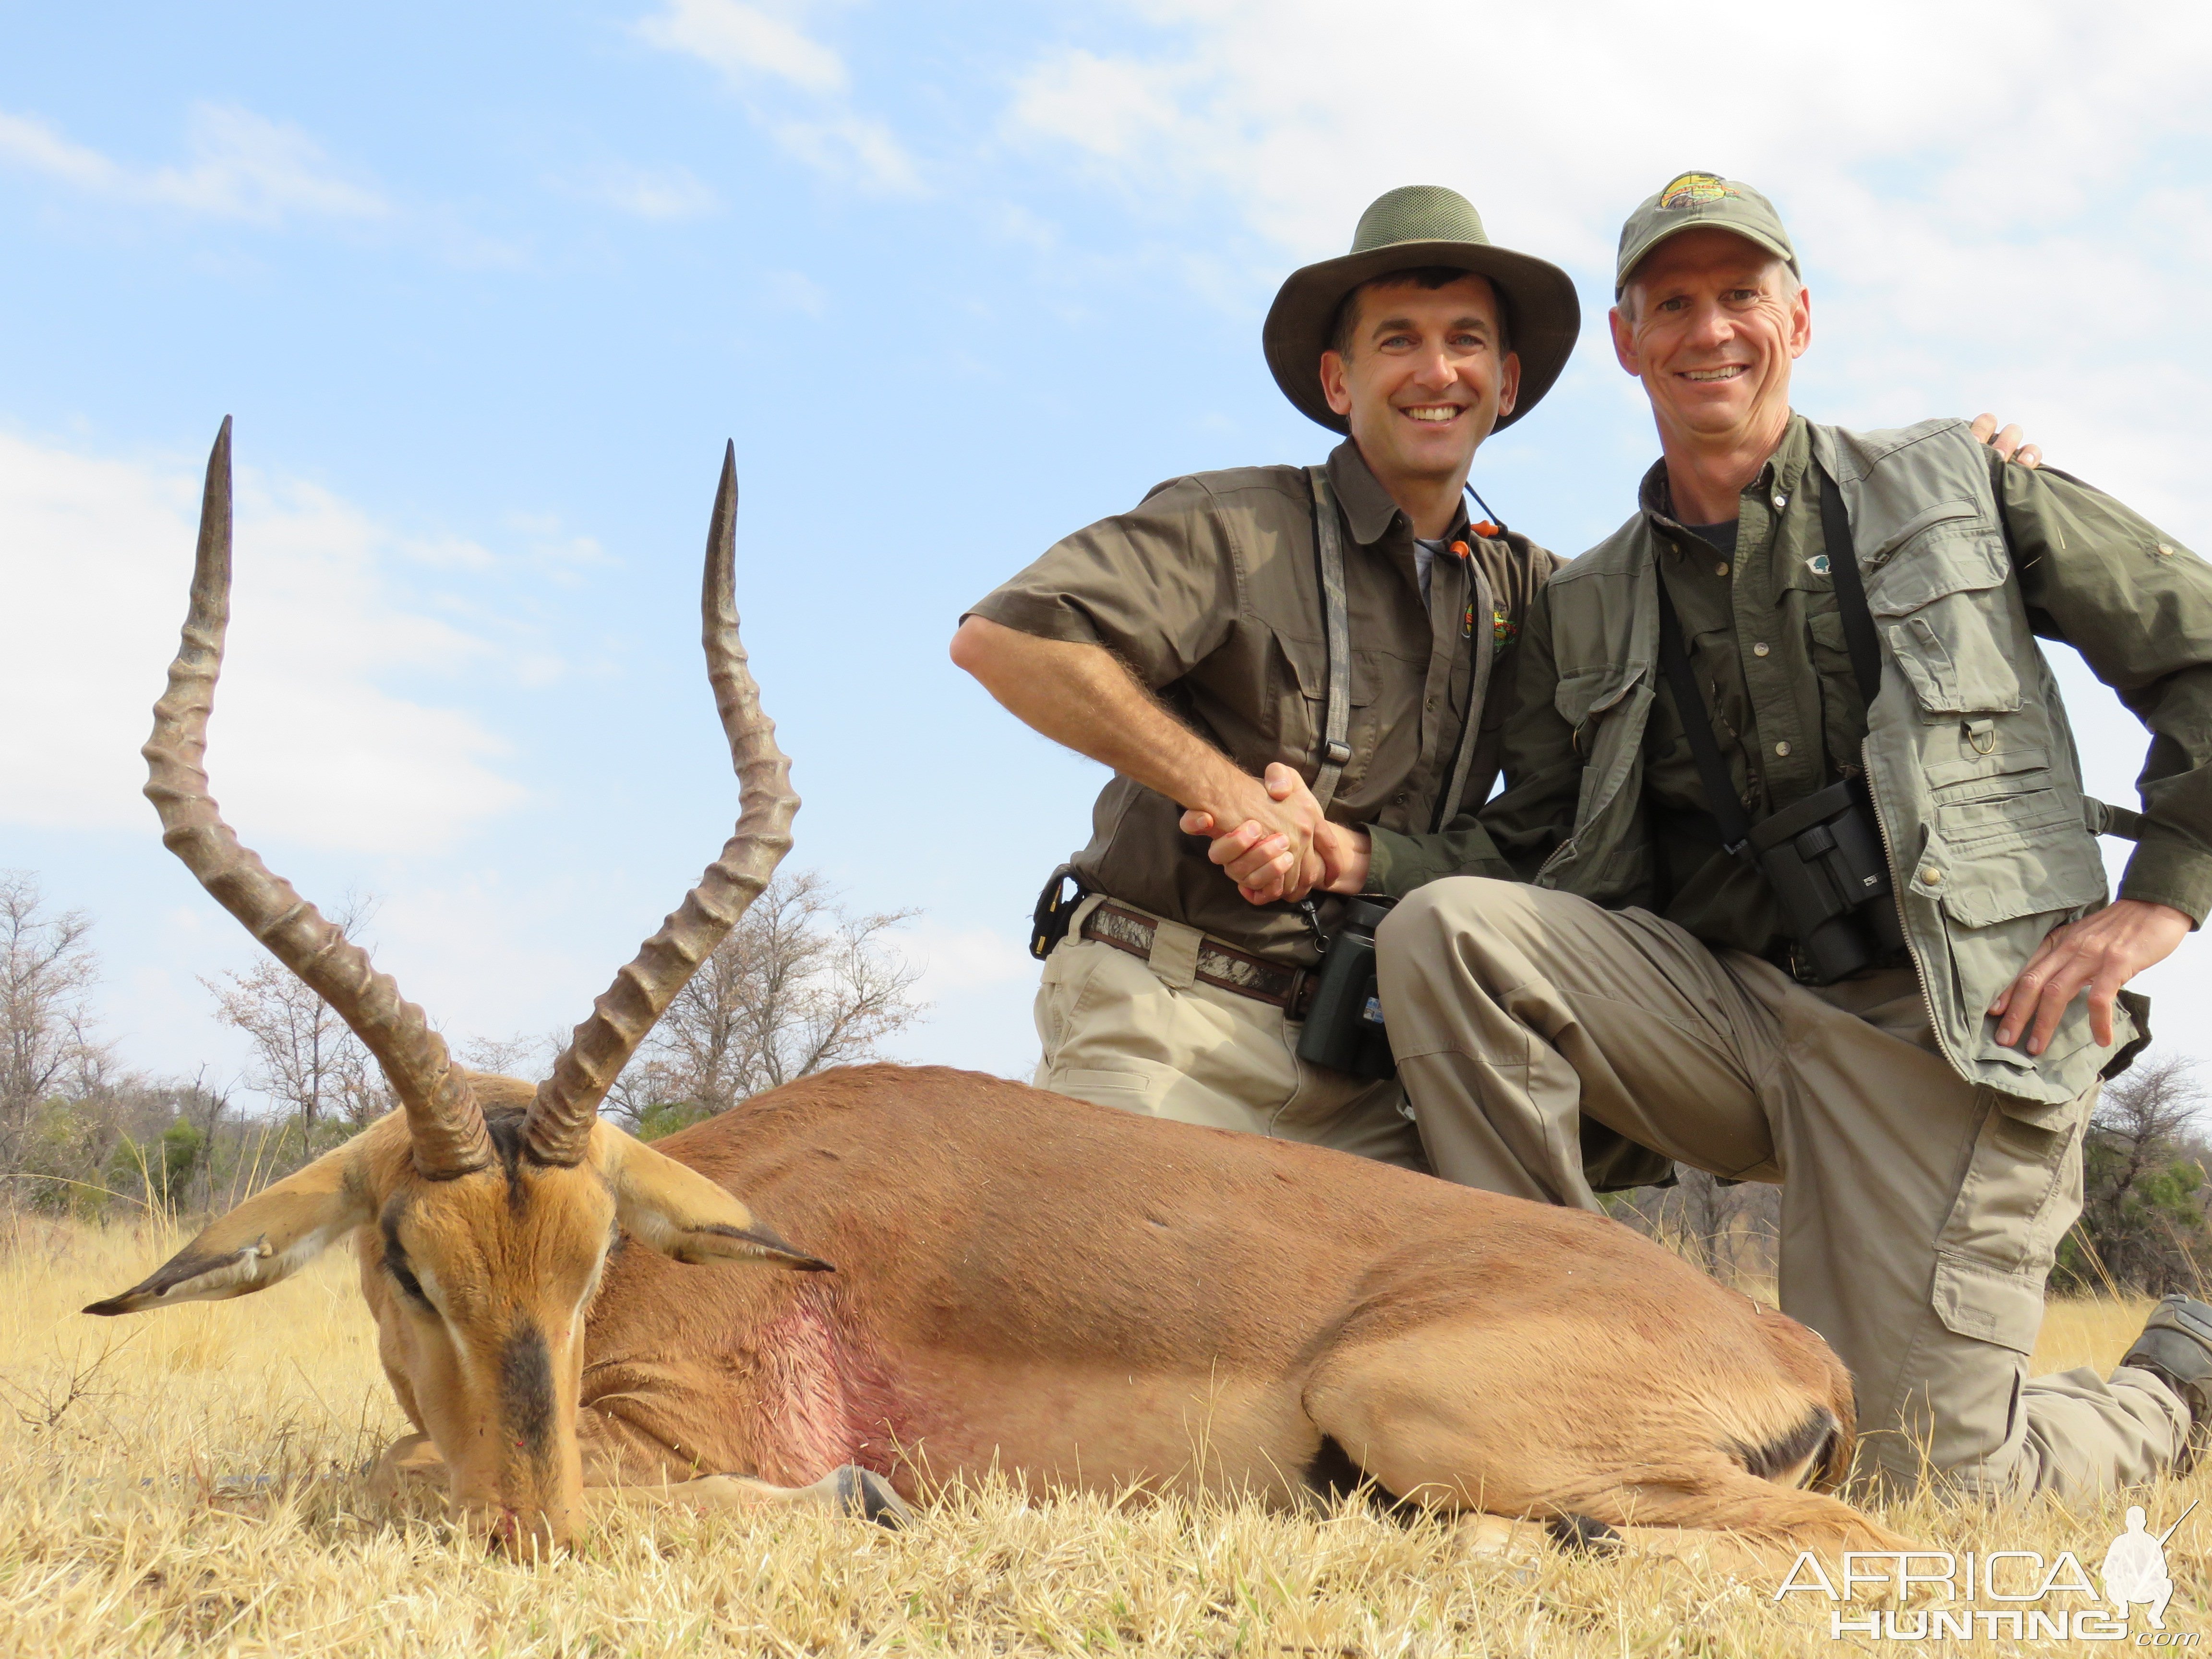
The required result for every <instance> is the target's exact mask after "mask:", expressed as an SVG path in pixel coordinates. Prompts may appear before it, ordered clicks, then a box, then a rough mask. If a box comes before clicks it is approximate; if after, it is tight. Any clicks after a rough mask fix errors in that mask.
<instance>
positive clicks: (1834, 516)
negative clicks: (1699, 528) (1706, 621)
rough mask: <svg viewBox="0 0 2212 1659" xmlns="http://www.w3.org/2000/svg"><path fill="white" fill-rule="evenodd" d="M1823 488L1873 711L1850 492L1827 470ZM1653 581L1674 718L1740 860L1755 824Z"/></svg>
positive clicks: (1841, 590) (1836, 571)
mask: <svg viewBox="0 0 2212 1659" xmlns="http://www.w3.org/2000/svg"><path fill="white" fill-rule="evenodd" d="M1814 465H1819V464H1818V463H1817V462H1816V463H1815V464H1814ZM1820 485H1821V488H1820V541H1821V545H1822V550H1823V551H1824V552H1826V554H1827V556H1828V577H1829V580H1831V581H1832V582H1833V583H1834V584H1835V589H1836V609H1837V611H1838V613H1839V615H1840V616H1841V617H1842V618H1843V624H1844V646H1845V647H1846V648H1847V649H1848V650H1849V651H1850V658H1851V672H1852V674H1853V676H1854V677H1856V678H1857V680H1858V683H1859V696H1861V697H1862V698H1863V700H1864V701H1865V702H1866V706H1867V707H1868V708H1869V709H1870V708H1873V707H1874V700H1875V697H1876V696H1878V695H1880V693H1881V640H1880V639H1879V637H1878V636H1877V635H1875V628H1874V613H1873V612H1872V611H1870V610H1869V609H1868V608H1867V597H1866V582H1865V580H1864V579H1863V577H1862V575H1861V574H1860V572H1859V556H1858V550H1857V548H1856V547H1855V546H1854V545H1853V544H1852V542H1851V521H1850V513H1848V512H1847V511H1846V510H1845V508H1844V492H1843V490H1842V489H1840V488H1838V485H1837V483H1836V480H1835V477H1834V476H1833V475H1832V474H1831V473H1830V472H1829V471H1828V469H1827V468H1826V467H1825V466H1823V467H1821V468H1820ZM1651 574H1652V576H1653V579H1654V580H1656V581H1657V582H1658V584H1659V666H1660V668H1661V669H1662V671H1664V672H1665V674H1666V676H1667V684H1668V687H1669V688H1670V689H1671V690H1673V691H1674V712H1675V713H1676V714H1679V715H1680V717H1681V720H1682V730H1683V732H1684V734H1685V735H1686V737H1687V738H1689V742H1690V754H1691V757H1692V759H1694V760H1695V761H1696V762H1697V763H1698V781H1699V783H1700V784H1702V785H1703V786H1704V787H1705V805H1706V808H1707V810H1708V811H1711V813H1712V815H1713V822H1714V823H1715V824H1717V826H1718V827H1719V829H1720V832H1721V844H1722V845H1723V847H1724V848H1727V849H1728V851H1729V853H1730V854H1741V852H1742V851H1743V850H1744V848H1745V847H1746V846H1747V844H1748V843H1749V842H1750V840H1751V817H1750V815H1749V814H1748V813H1747V812H1746V811H1744V808H1743V803H1742V801H1741V800H1740V799H1737V797H1736V793H1735V780H1734V779H1733V778H1731V777H1730V776H1729V769H1728V762H1727V761H1726V760H1725V759H1724V758H1723V757H1722V754H1721V746H1720V742H1719V740H1718V739H1717V738H1715V737H1714V736H1713V717H1712V712H1711V709H1709V708H1707V707H1706V706H1705V698H1704V697H1703V696H1700V695H1699V691H1698V678H1697V675H1696V674H1695V672H1693V671H1692V669H1691V667H1690V654H1689V652H1688V651H1687V649H1686V648H1685V647H1684V646H1683V643H1682V624H1681V623H1680V620H1679V619H1678V618H1677V617H1675V615H1674V600H1673V599H1671V598H1670V597H1669V596H1668V592H1667V574H1666V572H1665V571H1663V570H1660V569H1654V570H1653V571H1652V573H1651Z"/></svg>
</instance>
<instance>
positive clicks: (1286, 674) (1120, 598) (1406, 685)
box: [968, 443, 1558, 965]
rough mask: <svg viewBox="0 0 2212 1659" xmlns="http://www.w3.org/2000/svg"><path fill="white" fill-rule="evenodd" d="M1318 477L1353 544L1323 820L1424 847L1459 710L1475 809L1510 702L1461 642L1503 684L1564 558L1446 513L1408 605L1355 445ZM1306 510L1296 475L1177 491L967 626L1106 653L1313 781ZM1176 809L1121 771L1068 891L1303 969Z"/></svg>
mask: <svg viewBox="0 0 2212 1659" xmlns="http://www.w3.org/2000/svg"><path fill="white" fill-rule="evenodd" d="M1328 468H1329V479H1330V483H1332V485H1333V486H1334V489H1335V491H1336V495H1337V500H1338V501H1339V503H1340V507H1341V508H1342V515H1343V520H1344V525H1345V529H1346V534H1347V538H1348V539H1347V541H1346V547H1345V586H1346V601H1347V605H1348V609H1349V613H1350V619H1351V632H1352V665H1351V668H1352V698H1351V701H1352V711H1351V730H1350V732H1348V734H1347V738H1348V741H1349V742H1350V744H1351V747H1352V759H1351V760H1350V762H1349V763H1346V766H1345V769H1344V773H1343V775H1342V777H1341V779H1340V781H1339V782H1338V784H1337V789H1336V797H1335V799H1334V801H1333V802H1332V803H1331V804H1330V806H1329V811H1328V816H1329V817H1331V818H1332V819H1333V820H1334V821H1335V822H1337V823H1346V824H1370V825H1380V826H1383V827H1385V828H1388V829H1397V830H1401V831H1407V832H1415V831H1425V830H1429V829H1433V828H1434V827H1435V819H1436V817H1437V812H1438V808H1439V805H1440V802H1439V797H1440V796H1441V795H1442V794H1443V791H1444V789H1445V788H1446V787H1448V785H1449V781H1450V775H1451V770H1452V765H1453V763H1454V761H1455V758H1456V757H1457V750H1458V744H1459V739H1460V736H1461V733H1462V731H1463V730H1464V729H1465V724H1466V721H1467V720H1468V712H1469V709H1470V707H1473V708H1474V711H1475V715H1476V718H1477V720H1478V722H1479V725H1478V729H1477V743H1476V749H1475V752H1474V762H1473V764H1472V766H1471V768H1470V769H1469V774H1468V781H1467V785H1466V787H1465V789H1464V790H1463V792H1462V793H1463V796H1464V799H1466V800H1468V801H1470V802H1479V801H1480V800H1482V799H1485V798H1486V796H1487V795H1488V794H1489V793H1490V790H1491V786H1492V782H1493V781H1495V779H1496V777H1497V772H1498V743H1499V728H1500V727H1501V726H1503V724H1504V720H1505V716H1506V714H1507V713H1508V712H1509V711H1508V708H1507V707H1506V702H1507V699H1505V698H1503V697H1500V696H1492V697H1491V698H1489V699H1488V700H1487V702H1485V700H1484V698H1483V696H1482V695H1481V688H1480V687H1475V686H1472V685H1471V684H1469V682H1470V681H1471V680H1472V678H1473V676H1474V659H1475V652H1474V644H1475V635H1474V630H1475V629H1477V628H1480V629H1486V630H1488V631H1489V633H1490V635H1491V639H1492V643H1493V646H1494V647H1495V654H1494V656H1493V659H1492V665H1493V671H1492V677H1491V678H1492V685H1494V686H1496V687H1498V688H1504V687H1507V686H1510V685H1511V684H1513V683H1514V677H1513V675H1512V673H1511V671H1510V665H1511V663H1512V660H1513V658H1514V656H1515V655H1516V652H1515V650H1514V649H1513V645H1514V642H1515V641H1516V640H1517V639H1518V637H1519V635H1520V631H1521V628H1522V621H1523V618H1524V617H1526V615H1527V612H1528V606H1529V604H1530V603H1531V601H1532V600H1533V599H1534V597H1535V594H1536V592H1538V590H1539V589H1540V588H1541V586H1542V584H1543V582H1544V580H1546V578H1547V577H1548V576H1549V575H1550V574H1551V573H1552V571H1553V569H1554V568H1556V567H1557V564H1558V561H1557V560H1555V559H1554V558H1553V556H1551V555H1550V554H1549V553H1547V552H1546V551H1544V550H1543V549H1541V548H1540V547H1538V546H1537V545H1536V544H1534V543H1533V542H1531V541H1529V540H1528V538H1526V537H1525V536H1521V535H1518V534H1515V533H1513V532H1505V533H1504V534H1502V535H1499V536H1496V537H1478V536H1474V535H1472V534H1470V533H1469V532H1468V527H1467V525H1466V521H1465V519H1464V517H1463V516H1462V519H1461V520H1460V521H1459V522H1458V523H1457V524H1456V525H1455V527H1454V529H1453V532H1452V538H1454V539H1455V540H1458V541H1460V542H1462V543H1463V544H1465V545H1466V546H1467V547H1468V549H1469V550H1470V558H1469V559H1458V558H1449V557H1445V558H1439V559H1438V560H1437V562H1436V565H1435V567H1434V569H1433V571H1432V573H1431V578H1430V581H1431V590H1430V591H1431V604H1430V605H1428V606H1427V607H1424V605H1423V604H1422V602H1421V594H1420V589H1419V585H1418V577H1417V576H1416V574H1415V565H1414V557H1413V553H1414V549H1413V529H1412V526H1411V523H1410V521H1409V520H1407V517H1406V515H1405V513H1403V512H1401V510H1400V509H1399V507H1398V506H1397V503H1396V502H1395V501H1392V500H1391V499H1390V496H1389V493H1388V492H1387V491H1385V490H1384V489H1383V486H1382V485H1381V484H1380V483H1377V482H1376V478H1375V475H1374V474H1373V473H1372V472H1370V471H1369V470H1368V468H1367V464H1366V462H1365V461H1364V460H1363V459H1361V457H1360V454H1359V451H1358V447H1356V446H1355V445H1352V444H1351V443H1344V444H1340V445H1339V446H1338V447H1337V448H1336V450H1335V452H1334V453H1333V454H1331V455H1330V457H1329V459H1328ZM1313 510H1314V509H1313V494H1312V490H1311V489H1310V484H1309V482H1308V480H1307V477H1306V474H1305V470H1304V468H1302V467H1293V466H1260V467H1240V468H1237V469H1236V470H1234V471H1225V472H1202V473H1195V474H1193V475H1192V476H1190V477H1183V478H1176V479H1172V480H1170V482H1168V483H1164V484H1160V485H1158V487H1157V488H1155V489H1153V490H1152V492H1151V493H1150V494H1149V495H1146V497H1145V499H1144V501H1142V502H1141V503H1140V504H1139V506H1138V507H1137V508H1136V509H1135V510H1134V511H1133V512H1130V513H1120V514H1117V515H1116V516H1115V517H1113V518H1110V519H1103V520H1100V521H1099V522H1098V523H1097V524H1094V525H1092V526H1090V527H1089V528H1088V529H1086V530H1080V531H1078V532H1076V533H1075V534H1074V535H1073V536H1070V537H1068V538H1066V540H1064V541H1061V542H1059V543H1057V544H1054V546H1053V547H1051V548H1050V549H1048V550H1047V551H1046V553H1045V555H1044V556H1043V557H1042V558H1040V559H1039V560H1038V561H1037V562H1036V563H1035V564H1033V565H1031V566H1030V568H1028V569H1026V570H1024V571H1023V572H1022V573H1021V574H1019V575H1018V576H1016V577H1015V578H1014V579H1013V580H1012V581H1009V582H1007V583H1006V585H1005V586H1002V587H1000V588H998V589H997V590H996V591H995V592H993V593H991V594H990V595H989V596H988V597H987V598H986V599H983V600H982V601H981V603H979V604H977V605H975V607H974V608H973V609H972V610H971V611H969V612H968V614H969V616H976V617H985V618H987V619H988V620H989V621H992V622H995V623H1001V624H1002V625H1004V626H1006V627H1008V628H1012V629H1019V630H1020V631H1021V632H1023V633H1024V634H1030V635H1036V636H1038V637H1040V638H1043V639H1051V640H1066V641H1074V642H1077V643H1081V644H1085V645H1102V646H1104V647H1106V648H1107V649H1108V650H1109V651H1111V652H1113V653H1115V655H1116V656H1117V657H1119V658H1121V659H1122V660H1123V661H1124V662H1126V663H1127V664H1128V665H1129V666H1130V668H1131V669H1132V670H1133V671H1134V672H1135V674H1136V676H1137V678H1139V679H1140V680H1141V681H1143V682H1144V684H1146V685H1147V686H1149V687H1151V688H1152V690H1155V691H1157V692H1158V694H1159V695H1160V696H1161V698H1162V699H1163V700H1164V702H1166V703H1167V704H1168V706H1169V707H1170V708H1172V709H1174V710H1175V712H1176V714H1177V715H1178V716H1179V717H1180V718H1181V719H1182V720H1185V721H1187V722H1188V724H1189V725H1190V726H1192V728H1193V729H1194V730H1195V731H1197V732H1200V734H1201V735H1203V736H1204V737H1206V738H1207V739H1208V740H1210V741H1211V742H1212V743H1214V744H1217V745H1218V747H1219V748H1220V749H1221V750H1222V751H1223V752H1224V753H1225V754H1226V755H1228V756H1229V757H1230V758H1231V760H1233V761H1234V762H1235V763H1237V766H1239V767H1240V768H1242V769H1243V770H1245V771H1247V772H1249V773H1251V774H1253V775H1255V776H1256V775H1259V774H1260V773H1261V771H1262V770H1264V769H1266V767H1267V764H1268V763H1270V762H1273V761H1280V762H1282V763H1285V764H1286V765H1288V766H1291V767H1294V768H1296V769H1297V770H1298V771H1299V772H1300V773H1301V774H1302V775H1304V777H1305V779H1306V780H1307V781H1308V782H1309V783H1310V782H1311V781H1313V778H1314V776H1315V774H1316V771H1317V769H1318V763H1319V758H1320V755H1319V751H1320V748H1321V741H1322V730H1323V725H1322V722H1323V718H1324V712H1323V705H1324V702H1325V690H1326V686H1327V684H1328V653H1327V650H1326V647H1325V646H1324V643H1323V625H1322V603H1321V592H1320V580H1319V576H1318V574H1317V571H1316V556H1315V549H1314V531H1313ZM1470 560H1471V562H1472V563H1473V564H1474V566H1477V567H1479V575H1480V585H1479V586H1478V583H1477V580H1476V577H1477V575H1478V571H1477V570H1474V569H1471V568H1469V565H1470ZM1484 590H1486V592H1487V599H1483V598H1480V597H1479V595H1480V594H1481V593H1482V592H1483V591H1484ZM1478 613H1479V614H1478ZM1181 816H1182V807H1181V806H1179V805H1177V804H1176V803H1175V802H1174V801H1171V800H1169V799H1167V798H1166V797H1164V796H1163V795H1159V794H1156V793H1153V792H1152V790H1150V789H1147V788H1145V787H1142V786H1141V785H1139V784H1137V783H1135V782H1133V781H1131V780H1129V779H1127V778H1126V777H1121V776H1118V775H1117V776H1116V777H1115V779H1114V780H1113V781H1112V782H1110V783H1109V784H1108V785H1107V786H1106V787H1105V789H1104V790H1103V792H1102V793H1100V795H1099V797H1098V802H1097V806H1096V807H1095V808H1094V809H1093V810H1092V814H1091V826H1092V833H1091V844H1090V846H1088V847H1086V848H1084V850H1083V851H1082V852H1081V853H1079V854H1077V855H1076V857H1075V860H1074V862H1075V867H1076V870H1077V872H1078V873H1079V874H1080V875H1081V876H1082V878H1083V879H1084V881H1085V884H1087V885H1088V886H1089V887H1090V888H1091V890H1093V891H1096V892H1103V893H1109V894H1111V895H1113V896H1115V897H1116V898H1121V899H1124V900H1127V902H1130V903H1132V904H1134V905H1136V906H1139V908H1143V909H1146V910H1150V911H1152V912H1153V913H1154V914H1156V915H1164V916H1167V917H1170V918H1171V919H1172V920H1175V921H1182V922H1184V923H1186V924H1188V925H1189V926H1191V927H1197V928H1200V929H1201V930H1203V931H1204V932H1206V933H1211V934H1212V935H1214V936H1215V937H1216V938H1218V939H1225V940H1227V941H1228V942H1230V943H1231V944H1233V945H1238V946H1240V947H1241V948H1243V949H1244V950H1248V951H1255V952H1259V953H1261V954H1264V955H1267V956H1269V957H1274V958H1276V959H1279V960H1281V961H1284V962H1287V963H1302V964H1309V965H1310V963H1312V962H1313V961H1314V960H1315V959H1316V957H1315V953H1314V951H1313V947H1312V942H1311V937H1310V931H1309V929H1308V927H1307V926H1306V923H1305V921H1304V918H1303V917H1302V916H1301V915H1299V914H1298V912H1297V909H1296V908H1294V907H1292V906H1290V905H1284V904H1273V905H1267V906H1255V905H1252V904H1249V903H1247V902H1245V901H1244V900H1243V897H1241V896H1239V895H1238V893H1237V888H1236V885H1235V884H1234V883H1232V882H1231V880H1230V879H1229V878H1228V877H1227V876H1225V874H1223V873H1222V872H1221V870H1220V868H1219V867H1218V866H1216V865H1215V864H1213V863H1212V861H1211V860H1208V859H1207V857H1206V848H1207V846H1208V844H1209V843H1208V842H1206V840H1205V839H1204V838H1203V837H1200V836H1186V835H1184V834H1183V833H1182V829H1180V828H1178V827H1177V823H1176V820H1177V819H1178V818H1179V817H1181ZM1040 873H1042V872H1040Z"/></svg>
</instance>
